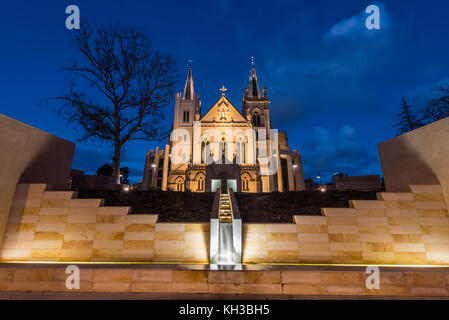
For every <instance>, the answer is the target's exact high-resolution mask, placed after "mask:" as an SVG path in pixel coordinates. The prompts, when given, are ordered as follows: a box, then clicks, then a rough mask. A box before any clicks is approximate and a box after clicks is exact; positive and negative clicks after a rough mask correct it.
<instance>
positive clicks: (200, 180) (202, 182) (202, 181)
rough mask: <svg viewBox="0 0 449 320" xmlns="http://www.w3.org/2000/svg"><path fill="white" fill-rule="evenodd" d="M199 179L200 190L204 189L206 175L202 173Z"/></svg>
mask: <svg viewBox="0 0 449 320" xmlns="http://www.w3.org/2000/svg"><path fill="white" fill-rule="evenodd" d="M197 181H198V191H204V176H203V175H200V176H199V177H198V180H197Z"/></svg>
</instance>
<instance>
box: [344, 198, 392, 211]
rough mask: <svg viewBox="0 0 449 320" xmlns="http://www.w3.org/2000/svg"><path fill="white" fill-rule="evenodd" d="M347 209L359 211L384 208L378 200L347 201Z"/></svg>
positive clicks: (382, 203) (383, 204) (382, 202)
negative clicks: (357, 209)
mask: <svg viewBox="0 0 449 320" xmlns="http://www.w3.org/2000/svg"><path fill="white" fill-rule="evenodd" d="M349 207H351V208H359V209H381V208H386V206H385V202H384V201H379V200H349Z"/></svg>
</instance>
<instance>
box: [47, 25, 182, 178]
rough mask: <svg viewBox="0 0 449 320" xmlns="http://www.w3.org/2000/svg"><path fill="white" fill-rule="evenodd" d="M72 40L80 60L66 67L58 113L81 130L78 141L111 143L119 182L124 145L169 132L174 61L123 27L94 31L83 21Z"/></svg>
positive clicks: (135, 33) (136, 31)
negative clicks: (64, 89)
mask: <svg viewBox="0 0 449 320" xmlns="http://www.w3.org/2000/svg"><path fill="white" fill-rule="evenodd" d="M74 32H75V31H74ZM72 42H73V44H74V46H75V48H76V49H77V50H78V51H79V52H80V53H81V56H82V62H75V63H73V64H72V65H71V66H69V67H66V68H64V71H65V72H66V73H67V75H68V77H67V78H68V82H69V90H68V92H67V93H66V94H64V95H62V96H58V97H55V98H54V99H56V100H58V101H59V102H60V108H59V109H58V110H59V113H60V114H61V115H62V116H64V117H66V118H67V120H68V121H69V123H76V124H77V125H79V127H80V128H81V130H82V137H81V138H80V140H87V139H100V140H105V141H108V142H110V143H111V144H112V146H113V150H114V153H113V157H112V167H113V177H114V179H115V180H116V181H117V183H120V157H121V153H122V148H123V146H124V145H125V143H127V142H128V141H131V140H137V139H145V140H160V139H162V138H164V137H166V136H167V134H168V131H167V129H166V127H164V126H163V124H162V120H163V118H164V114H163V112H162V108H163V107H165V106H166V105H167V104H168V103H169V102H170V99H171V97H172V96H173V92H174V89H173V87H174V83H175V78H176V74H175V73H176V63H175V62H174V60H173V58H172V57H171V56H170V55H167V54H162V53H160V52H159V51H158V50H156V49H155V48H154V47H153V45H152V43H151V41H150V40H149V37H148V36H147V34H145V33H143V32H141V31H139V30H136V29H134V28H131V27H125V26H122V25H120V24H119V23H116V24H113V25H109V26H102V27H98V28H96V29H95V30H93V28H91V27H89V26H87V25H86V23H84V24H83V28H81V29H80V30H77V31H76V33H75V36H74V37H73V38H72ZM85 84H87V85H88V86H85ZM82 85H84V87H82ZM81 87H82V88H83V89H80V88H81Z"/></svg>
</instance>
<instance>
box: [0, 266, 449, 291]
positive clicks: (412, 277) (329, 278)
mask: <svg viewBox="0 0 449 320" xmlns="http://www.w3.org/2000/svg"><path fill="white" fill-rule="evenodd" d="M65 268H66V266H65V265H58V266H55V265H52V266H31V265H20V266H11V265H1V266H0V291H19V292H20V291H22V292H23V291H72V292H74V293H79V292H80V291H81V292H123V293H127V292H132V293H138V292H146V293H151V292H160V293H187V294H208V293H224V294H232V296H233V297H235V296H236V295H237V296H238V295H239V294H265V295H267V294H273V295H281V294H285V295H329V296H332V295H335V296H339V297H340V298H341V296H390V297H391V296H397V297H401V296H411V297H420V296H425V297H431V296H433V297H447V296H449V272H448V271H447V270H428V268H427V270H425V269H419V270H416V269H413V270H412V269H410V270H406V269H404V268H402V269H399V270H397V269H386V268H380V275H379V279H380V289H371V290H370V289H367V288H366V286H365V282H366V278H367V277H368V274H367V273H366V272H365V270H364V269H361V268H344V269H343V270H335V268H334V269H330V268H316V269H313V270H308V269H300V270H283V269H281V270H272V271H193V270H175V269H170V268H164V267H158V268H151V266H148V267H145V268H141V267H139V268H137V267H136V266H133V265H128V266H124V265H121V266H119V267H117V266H112V265H101V266H92V265H79V268H80V288H79V290H68V289H67V288H66V279H67V277H68V274H66V273H65ZM191 297H192V296H191Z"/></svg>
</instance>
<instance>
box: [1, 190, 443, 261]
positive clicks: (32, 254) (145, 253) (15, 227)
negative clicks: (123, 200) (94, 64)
mask: <svg viewBox="0 0 449 320" xmlns="http://www.w3.org/2000/svg"><path fill="white" fill-rule="evenodd" d="M410 188H411V190H412V192H409V193H380V194H379V196H378V197H379V200H374V201H373V200H352V201H351V202H350V206H351V208H332V209H331V208H325V209H323V215H322V216H295V219H294V220H295V223H287V224H263V223H260V224H256V223H248V224H244V225H243V237H242V242H243V245H242V254H243V257H242V258H243V263H268V264H269V263H326V264H327V263H339V264H396V265H398V264H399V265H436V264H448V263H449V216H448V212H447V208H446V205H445V202H444V201H443V194H442V190H441V187H440V186H411V187H410ZM75 196H76V193H74V192H72V191H65V192H64V191H59V192H52V191H45V185H39V184H33V185H18V186H17V192H16V196H15V199H14V206H13V208H12V210H11V215H10V219H9V222H8V226H7V232H6V235H5V240H4V243H3V247H2V249H1V252H0V260H2V261H11V260H20V261H45V260H47V261H158V262H195V263H208V252H209V223H157V216H156V215H146V214H144V215H130V214H128V213H129V208H128V207H103V202H102V200H101V199H76V198H75Z"/></svg>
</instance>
